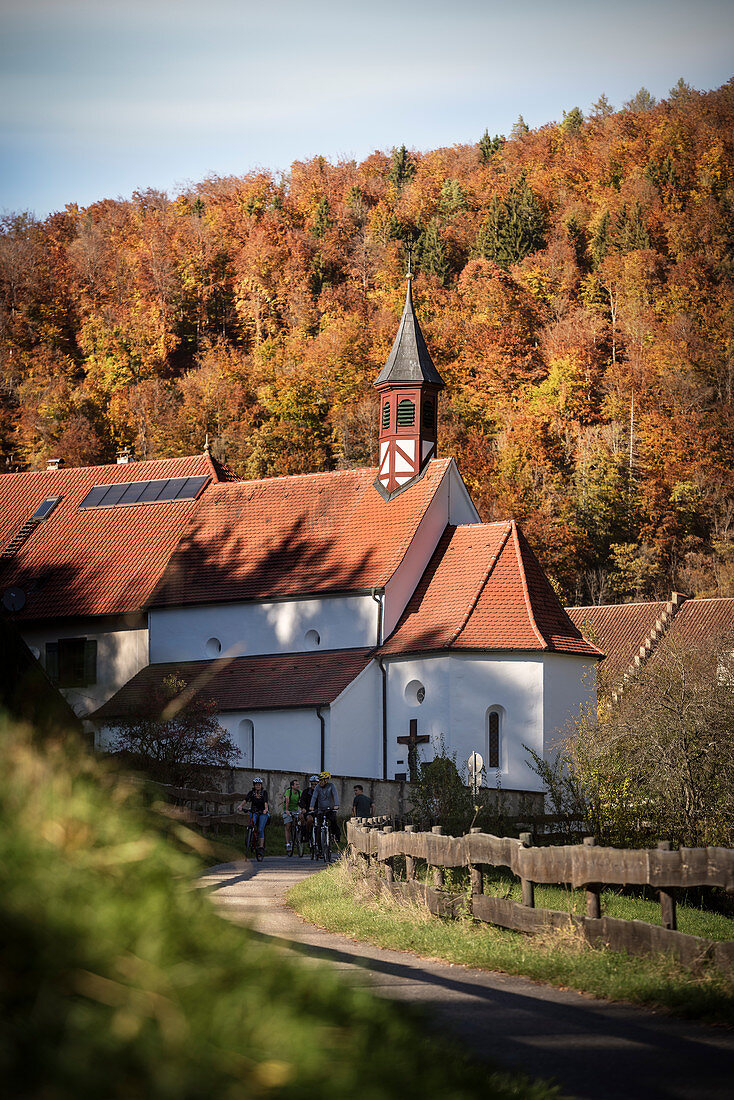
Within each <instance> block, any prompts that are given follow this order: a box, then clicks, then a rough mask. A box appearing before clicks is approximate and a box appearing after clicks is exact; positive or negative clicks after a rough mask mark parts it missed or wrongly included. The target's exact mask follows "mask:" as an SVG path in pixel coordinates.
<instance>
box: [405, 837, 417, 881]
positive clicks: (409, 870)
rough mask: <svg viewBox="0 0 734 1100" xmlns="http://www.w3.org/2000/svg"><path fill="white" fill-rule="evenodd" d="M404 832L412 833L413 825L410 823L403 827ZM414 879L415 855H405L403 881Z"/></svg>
mask: <svg viewBox="0 0 734 1100" xmlns="http://www.w3.org/2000/svg"><path fill="white" fill-rule="evenodd" d="M404 832H406V833H412V832H413V826H412V825H406V826H405V829H404ZM414 879H415V856H406V857H405V881H406V882H413V880H414Z"/></svg>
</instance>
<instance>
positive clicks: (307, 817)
mask: <svg viewBox="0 0 734 1100" xmlns="http://www.w3.org/2000/svg"><path fill="white" fill-rule="evenodd" d="M318 781H319V777H318V776H317V775H312V776H311V777H310V779H309V781H308V786H307V787H304V789H303V790H302V791H301V797H300V799H299V802H298V812H299V814H300V815H301V828H302V829H303V833H304V836H308V835H309V834H310V830H311V826H312V825H313V814H312V813H311V799H312V798H313V792H314V790H315V789H316V784H317V783H318Z"/></svg>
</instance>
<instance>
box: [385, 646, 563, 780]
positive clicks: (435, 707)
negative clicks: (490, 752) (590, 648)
mask: <svg viewBox="0 0 734 1100" xmlns="http://www.w3.org/2000/svg"><path fill="white" fill-rule="evenodd" d="M543 661H544V655H543V654H537V655H536V654H517V655H515V654H512V655H510V654H487V655H481V654H458V653H451V654H445V655H436V656H427V657H422V658H410V659H408V658H399V659H397V660H391V661H389V662H387V668H388V777H390V778H392V777H393V776H394V775H395V774H396V773H401V772H406V771H407V770H408V757H407V747H405V746H403V745H398V744H397V741H396V738H397V737H398V736H406V735H407V734H408V732H409V729H410V719H411V718H416V719H417V720H418V734H419V736H420V735H425V734H427V735H428V736H429V737H430V738H431V742H430V743H429V744H427V745H421V746H420V748H419V752H420V755H421V758H422V759H425V760H430V759H432V758H433V756H434V755H435V753H436V751H438V749H439V746H440V744H441V740H442V739H443V743H444V745H445V748H446V750H447V751H448V752H449V753H456V763H457V766H458V768H459V771H460V773H461V775H462V778H465V773H466V761H467V760H468V758H469V755H470V754H471V753H472V752H474V751H477V752H479V753H481V755H482V757H483V758H484V760H485V762H486V761H487V732H488V731H487V711H488V710H489V709H490V708H497V709H498V710H499V711H500V714H501V725H500V769H499V771H500V776H499V782H500V785H501V786H502V787H504V788H508V789H513V790H528V791H540V790H542V783H541V781H540V779H539V778H538V776H537V775H536V774H535V773H534V772H533V771H532V769H531V768H530V767H529V765H528V763H527V761H528V753H527V751H526V750H525V748H524V747H523V746H524V745H528V746H529V747H531V748H532V749H533V750H534V751H535V752H537V753H538V754H539V755H542V754H543V749H544V737H543V735H544V730H543V724H544V709H543V692H544V670H543ZM416 684H419V685H422V686H423V688H424V689H425V697H424V700H423V702H422V703H418V702H417V700H416V687H415V685H416ZM486 782H487V784H488V785H490V786H493V787H494V786H496V785H497V774H496V772H495V771H494V770H493V771H492V772H490V773H488V775H487V778H486Z"/></svg>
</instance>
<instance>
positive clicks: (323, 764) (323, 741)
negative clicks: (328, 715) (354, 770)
mask: <svg viewBox="0 0 734 1100" xmlns="http://www.w3.org/2000/svg"><path fill="white" fill-rule="evenodd" d="M316 714H317V715H318V719H319V722H320V723H321V771H322V772H323V771H326V722H325V721H324V716H323V714H322V713H321V707H320V706H318V707H316Z"/></svg>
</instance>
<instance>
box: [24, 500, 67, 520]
mask: <svg viewBox="0 0 734 1100" xmlns="http://www.w3.org/2000/svg"><path fill="white" fill-rule="evenodd" d="M60 500H61V497H46V499H45V500H44V502H43V504H39V505H38V507H37V508H36V510H35V512H34V513H33V515H32V516H31V519H32V520H35V521H36V523H40V522H41V520H42V519H46V518H47V516H50V515H51V513H52V512H53V510H54V508H55V507H56V505H57V504H58V503H59V501H60Z"/></svg>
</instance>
